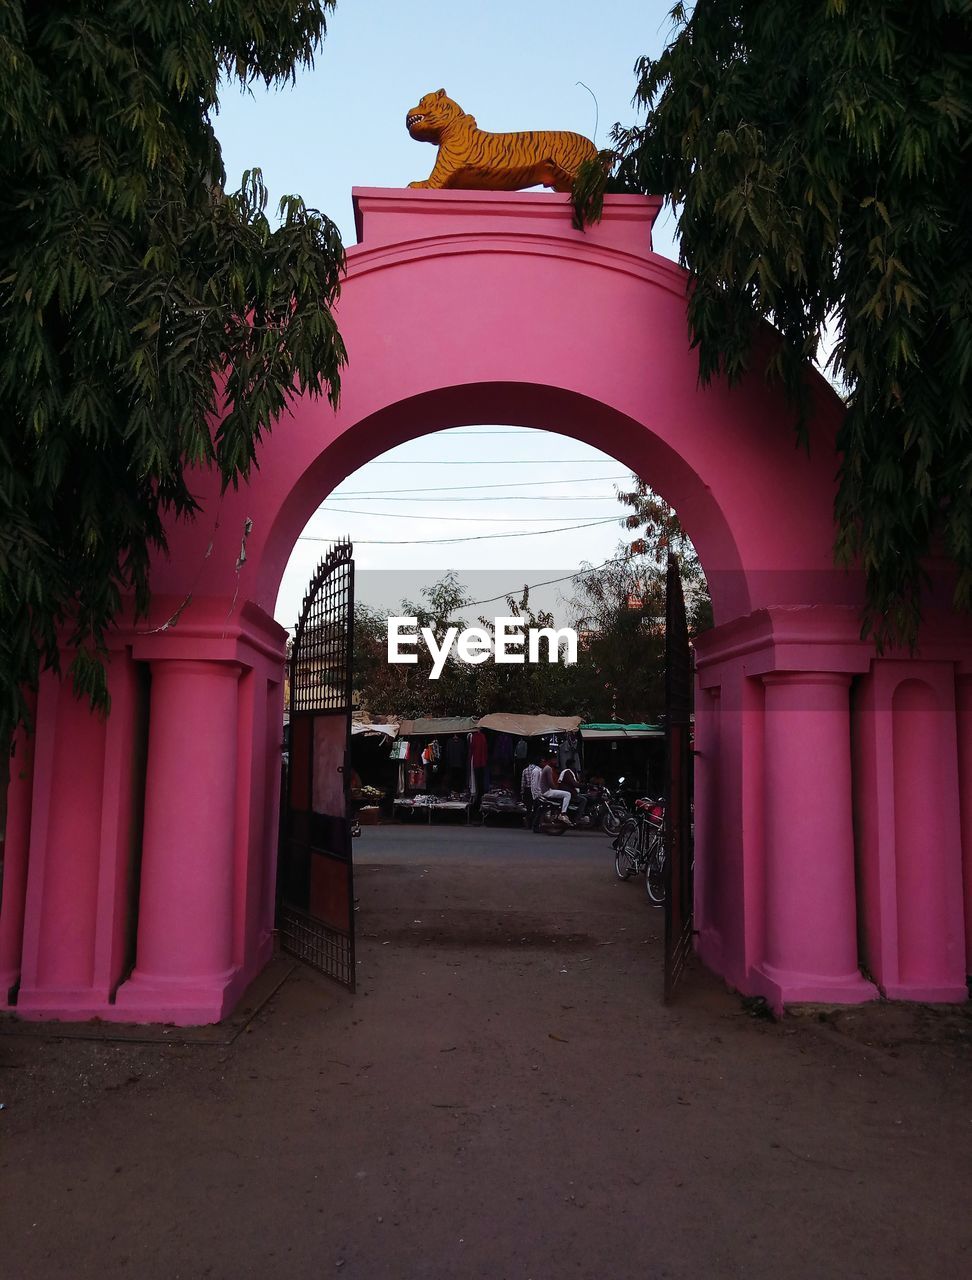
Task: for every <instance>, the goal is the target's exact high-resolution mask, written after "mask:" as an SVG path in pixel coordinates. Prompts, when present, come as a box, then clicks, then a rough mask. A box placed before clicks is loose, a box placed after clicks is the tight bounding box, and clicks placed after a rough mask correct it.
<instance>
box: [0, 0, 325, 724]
mask: <svg viewBox="0 0 972 1280" xmlns="http://www.w3.org/2000/svg"><path fill="white" fill-rule="evenodd" d="M333 4H334V0H206V2H201V0H173V2H172V3H168V4H145V3H143V2H142V0H45V3H43V4H38V3H33V2H32V0H6V3H4V4H2V5H0V81H2V83H3V95H2V99H0V169H2V178H3V181H2V185H0V231H2V235H0V733H3V734H6V733H8V732H9V729H10V728H11V727H12V725H13V724H15V723H16V722H17V721H18V719H20V718H21V716H22V714H23V702H22V696H21V695H22V690H23V688H24V687H25V686H31V685H33V684H35V683H36V680H37V678H38V672H39V669H40V667H41V666H42V665H51V666H55V667H56V666H57V665H58V655H59V650H60V649H61V648H67V649H70V650H74V651H75V653H76V656H75V658H74V660H73V675H74V679H75V686H76V688H77V689H78V690H79V691H81V692H84V693H87V694H89V695H90V696H91V697H92V699H93V701H96V702H97V701H101V702H103V701H104V700H105V681H104V670H103V667H102V662H101V658H102V656H103V652H104V646H105V639H106V635H107V632H108V629H109V627H110V625H111V623H112V620H113V619H114V618H115V617H116V615H117V613H118V610H119V608H120V607H121V604H122V601H123V598H124V597H126V596H128V595H130V594H131V595H133V596H134V599H135V602H136V605H137V608H138V609H139V610H143V609H144V608H145V606H146V604H147V599H148V589H149V577H148V570H149V558H150V555H151V553H152V551H153V550H154V549H161V548H164V546H165V535H164V524H165V521H166V520H167V519H168V518H170V517H171V516H172V515H175V516H177V517H190V516H191V515H192V514H193V512H194V511H195V509H196V503H195V501H194V499H193V496H192V483H191V474H190V472H191V468H193V467H199V466H207V465H213V466H216V467H217V468H218V469H219V472H220V474H221V477H222V480H223V484H224V486H225V485H232V484H236V483H237V482H238V481H239V480H240V479H241V478H242V477H245V476H247V475H248V473H249V471H250V469H251V467H252V466H253V465H254V462H255V459H256V450H257V446H258V444H259V441H260V438H261V436H262V434H263V433H264V432H266V431H269V429H270V426H271V423H272V422H273V420H274V419H275V417H276V416H277V415H279V414H280V413H281V411H282V410H283V409H285V407H286V405H287V404H288V402H289V401H290V400H291V398H292V397H293V396H295V395H297V394H311V395H318V394H326V395H327V396H328V397H329V398H330V399H331V400H332V401H335V400H336V398H337V395H338V390H339V375H340V368H341V365H342V364H343V362H344V349H343V346H342V343H341V340H340V336H339V334H338V332H337V329H336V327H335V323H334V320H333V318H332V316H331V313H330V309H329V308H330V305H331V304H332V303H333V301H334V299H335V298H336V296H337V293H338V288H339V280H340V273H341V270H342V267H343V260H344V254H343V248H342V245H341V241H340V237H339V235H338V232H337V229H336V228H335V226H334V225H333V223H331V222H330V221H329V220H328V219H327V218H326V217H324V216H323V215H321V214H320V213H318V212H317V211H316V210H312V209H308V208H306V207H305V205H304V204H303V202H302V201H301V200H300V199H299V198H298V197H297V196H287V197H285V198H284V199H283V200H282V201H281V202H280V210H279V225H275V226H274V225H271V222H270V220H269V219H268V217H267V214H266V205H267V194H266V191H265V190H264V187H263V184H262V181H261V179H260V174H259V171H258V170H253V171H251V172H249V173H248V174H246V175H244V179H243V184H242V187H241V189H240V190H239V191H237V192H235V194H232V193H227V192H226V190H225V189H224V184H225V174H224V171H223V164H222V159H221V154H220V148H219V144H218V142H217V140H216V136H215V133H214V131H213V124H212V119H213V116H214V114H215V112H216V110H217V105H218V103H217V93H218V88H219V83H220V78H221V77H222V78H223V79H224V80H225V81H230V82H231V81H236V82H238V83H239V84H242V85H249V84H251V83H254V82H257V81H259V82H262V83H264V84H266V85H270V84H274V83H283V82H286V81H288V80H292V79H293V77H294V75H295V72H296V70H297V68H298V67H301V66H308V65H310V64H311V63H312V61H313V57H314V54H315V52H316V50H317V49H318V48H319V45H320V42H321V40H322V39H323V37H324V34H325V17H326V13H327V11H329V10H330V9H332V8H333ZM278 429H285V428H284V427H281V428H278Z"/></svg>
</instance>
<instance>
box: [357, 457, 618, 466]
mask: <svg viewBox="0 0 972 1280" xmlns="http://www.w3.org/2000/svg"><path fill="white" fill-rule="evenodd" d="M601 460H602V459H601V458H375V459H374V460H373V461H371V462H368V463H366V464H365V465H366V466H369V467H589V466H590V465H591V463H592V462H600V461H601ZM603 460H604V461H605V462H613V461H614V459H613V458H607V457H605V458H604V459H603Z"/></svg>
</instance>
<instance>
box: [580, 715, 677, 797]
mask: <svg viewBox="0 0 972 1280" xmlns="http://www.w3.org/2000/svg"><path fill="white" fill-rule="evenodd" d="M580 737H581V744H582V751H583V768H584V776H585V778H586V779H587V780H588V781H601V782H604V783H606V784H607V785H608V786H609V787H611V788H612V789H615V788H617V786H618V779H619V778H622V777H623V778H624V786H623V792H624V794H626V795H627V796H629V797H631V796H634V797H638V796H646V795H657V794H659V793H660V792H661V791H662V789H663V779H664V767H665V730H664V729H663V728H662V727H661V725H657V724H644V723H637V724H610V723H609V724H603V723H602V724H582V725H581V726H580Z"/></svg>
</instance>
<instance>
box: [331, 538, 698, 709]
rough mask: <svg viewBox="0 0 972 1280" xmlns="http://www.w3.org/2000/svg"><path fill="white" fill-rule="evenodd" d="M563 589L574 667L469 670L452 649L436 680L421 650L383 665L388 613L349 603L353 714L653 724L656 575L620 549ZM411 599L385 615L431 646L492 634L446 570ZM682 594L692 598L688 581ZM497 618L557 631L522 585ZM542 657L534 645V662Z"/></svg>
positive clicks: (661, 623)
mask: <svg viewBox="0 0 972 1280" xmlns="http://www.w3.org/2000/svg"><path fill="white" fill-rule="evenodd" d="M571 587H572V594H571V597H570V599H568V600H566V601H565V602H564V608H563V609H562V610H561V612H562V614H563V618H567V619H569V623H568V625H570V626H573V627H575V628H576V629H577V630H578V633H579V638H580V643H579V646H578V654H577V662H576V663H572V664H567V663H565V662H563V661H561V662H557V663H548V662H546V661H541V662H538V663H523V664H520V663H510V664H502V663H495V662H494V661H492V659H490V660H488V661H486V662H483V663H482V664H480V665H470V664H467V663H464V662H462V661H460V660H459V659H458V657H457V654H456V650H455V647H453V649H452V651H451V652H450V654H449V657H448V659H447V661H446V663H445V665H444V667H443V670H442V673H441V675H440V676H439V678H438V679H437V680H430V679H429V673H430V671H431V667H432V661H431V658H430V656H429V652H428V649H427V648H426V646H425V645H424V643H420V644H419V645H418V646H417V648H416V650H415V652H416V653H417V656H418V662H416V663H409V664H405V663H402V664H397V663H389V662H388V661H387V617H388V613H387V612H385V611H382V610H379V609H374V608H371V607H368V606H365V605H362V604H360V603H359V604H357V605H356V606H355V632H354V685H355V689H356V690H357V691H358V694H359V697H360V701H361V705H362V707H363V708H364V709H365V710H367V711H370V712H372V713H375V714H380V715H398V716H401V717H407V718H415V717H418V716H482V715H488V714H489V713H491V712H498V711H505V712H513V713H517V714H522V715H533V714H540V713H547V714H550V715H577V716H580V717H581V719H583V720H594V721H598V720H612V719H620V720H625V721H635V720H656V719H657V718H658V717H659V716H660V715H661V714H662V711H663V710H664V701H665V694H664V682H665V571H664V568H662V567H661V566H660V565H659V563H658V562H657V561H656V560H655V559H654V558H653V557H652V556H638V555H636V556H632V555H631V554H630V553H629V552H628V549H627V548H626V547H624V546H621V547H619V548H618V555H617V557H616V558H615V560H613V561H611V562H609V563H608V564H606V565H598V566H591V565H584V566H582V567H581V569H580V570H579V571H578V573H577V575H576V577H575V578H574V579H573V580H572V583H571ZM421 594H422V600H421V601H418V602H415V601H409V600H403V601H401V603H400V604H399V605H398V606H397V608H396V610H395V611H394V612H395V613H397V614H398V615H400V616H403V617H414V618H417V619H418V622H417V626H418V627H430V628H431V629H432V631H433V633H434V635H435V637H436V642H437V643H438V644H441V643H442V640H443V637H444V636H445V634H446V631H447V629H448V628H449V627H450V626H452V627H459V628H460V629H462V628H463V627H466V626H480V627H482V628H483V630H484V631H486V632H487V633H492V632H493V630H494V626H495V623H494V620H493V619H492V618H485V617H475V616H472V617H470V615H471V614H472V609H473V607H474V606H472V605H471V602H470V600H469V597H468V595H467V594H466V593H465V591H464V590H463V588H462V587H461V586H460V585H459V581H458V576H457V575H456V574H455V573H448V574H446V575H444V577H442V578H440V579H439V580H438V581H437V582H435V583H433V584H431V585H430V586H428V587H426V588H424V590H423V591H422V593H421ZM686 594H687V598H688V599H692V588H691V583H689V586H688V590H687V592H686ZM703 594H704V593H703ZM705 600H706V601H707V597H705ZM503 616H504V617H509V618H518V619H520V620H521V621H522V625H523V628H524V629H525V630H528V629H529V628H531V627H536V628H541V627H554V628H556V627H557V626H558V625H559V624H558V622H557V621H555V619H554V616H553V614H552V613H550V612H547V611H545V610H536V609H534V608H533V607H532V606H531V604H530V593H529V588H527V587H524V589H523V592H522V594H521V595H519V596H512V595H511V596H508V597H507V598H506V601H505V608H504V609H503ZM563 618H562V619H561V620H560V621H561V623H562V622H563ZM546 653H547V650H546V645H544V646H542V648H541V654H542V655H543V657H544V658H545V657H546Z"/></svg>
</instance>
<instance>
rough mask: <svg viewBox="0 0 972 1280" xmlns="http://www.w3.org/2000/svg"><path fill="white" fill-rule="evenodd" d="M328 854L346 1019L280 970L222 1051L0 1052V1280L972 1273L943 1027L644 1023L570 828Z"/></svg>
mask: <svg viewBox="0 0 972 1280" xmlns="http://www.w3.org/2000/svg"><path fill="white" fill-rule="evenodd" d="M356 854H357V857H358V862H359V869H358V874H357V892H358V895H359V898H360V911H359V915H358V927H359V950H358V956H359V961H360V965H359V969H358V973H359V993H358V995H357V996H355V997H351V996H349V995H346V994H344V993H343V992H341V991H340V990H339V989H337V988H336V987H334V986H332V985H331V984H329V983H328V982H327V981H326V980H325V979H323V978H320V977H318V976H316V975H314V974H312V973H310V972H308V971H305V970H302V969H296V970H295V971H294V972H293V973H292V974H291V975H290V976H289V977H288V978H287V980H286V981H285V982H284V983H283V985H282V986H281V987H280V989H279V990H278V991H277V993H276V995H275V996H274V997H273V998H272V999H271V1000H270V1001H269V1002H268V1003H267V1004H265V1005H264V1006H263V1008H262V1009H261V1010H260V1012H259V1013H258V1014H257V1015H256V1017H255V1018H254V1019H253V1020H252V1021H251V1022H250V1023H249V1024H248V1026H247V1027H246V1029H245V1030H244V1031H243V1032H241V1034H239V1035H238V1037H237V1038H236V1039H235V1040H234V1041H233V1043H231V1044H225V1043H223V1044H220V1043H188V1044H183V1043H178V1042H176V1043H160V1044H128V1043H114V1042H98V1041H81V1040H67V1039H64V1040H57V1039H51V1038H44V1039H40V1038H36V1037H33V1036H25V1035H16V1034H5V1035H2V1036H0V1101H2V1102H4V1103H5V1104H6V1108H5V1110H4V1111H2V1112H0V1249H2V1263H0V1271H2V1274H3V1276H4V1277H5V1280H22V1278H23V1280H26V1278H30V1280H33V1278H34V1277H37V1278H38V1280H40V1277H44V1278H45V1280H47V1278H48V1277H72V1278H73V1280H81V1278H83V1277H89V1276H92V1277H93V1276H103V1275H108V1276H132V1277H138V1278H139V1280H141V1278H143V1277H144V1278H145V1280H155V1278H156V1277H158V1278H159V1280H162V1278H163V1277H164V1278H165V1280H173V1278H175V1277H203V1276H211V1277H218V1278H223V1277H225V1278H226V1280H229V1278H231V1277H232V1278H234V1280H239V1278H243V1277H266V1276H277V1275H280V1276H288V1277H297V1278H298V1280H302V1278H303V1277H322V1276H323V1277H327V1276H331V1275H336V1276H338V1275H339V1276H341V1277H352V1276H353V1277H360V1278H362V1280H381V1278H384V1277H388V1278H389V1280H392V1278H394V1280H399V1278H411V1277H429V1278H435V1280H439V1278H446V1277H449V1278H451V1277H470V1278H477V1280H478V1278H480V1277H481V1278H482V1280H487V1278H488V1280H501V1278H503V1277H508V1278H509V1280H528V1278H532V1280H560V1278H561V1277H586V1278H590V1280H627V1278H628V1277H630V1278H631V1280H635V1278H637V1280H646V1278H650V1277H672V1278H675V1277H679V1278H680V1277H721V1276H746V1277H756V1278H758V1277H771V1276H772V1277H777V1278H779V1277H824V1276H840V1277H880V1278H881V1280H896V1278H897V1277H901V1278H902V1280H904V1278H905V1277H907V1278H908V1280H913V1278H914V1277H923V1276H944V1277H951V1276H958V1275H963V1274H968V1273H969V1271H970V1269H972V1228H970V1224H969V1215H968V1201H969V1189H970V1187H972V1157H970V1151H972V1069H970V1061H969V1041H970V1038H972V1037H970V1026H972V1024H970V1019H969V1016H968V1012H967V1010H966V1009H965V1008H963V1009H961V1010H945V1011H928V1010H921V1009H910V1008H904V1007H900V1006H898V1007H895V1006H883V1007H878V1008H871V1009H867V1010H864V1011H850V1012H848V1013H840V1014H837V1015H836V1016H834V1017H831V1018H826V1019H825V1020H823V1021H821V1020H820V1019H819V1018H818V1017H816V1016H813V1017H809V1016H805V1017H799V1018H787V1019H785V1020H784V1021H783V1022H781V1023H773V1022H770V1021H767V1020H765V1019H763V1018H760V1017H756V1016H753V1014H752V1013H751V1012H750V1011H747V1009H746V1008H745V1007H744V1005H743V1003H742V1002H741V1001H740V999H739V998H738V997H736V996H734V995H732V994H730V993H728V992H726V991H725V990H724V989H723V988H722V987H721V986H720V984H718V983H717V982H715V981H714V980H713V979H711V978H709V977H708V976H707V975H705V974H704V973H703V972H701V971H696V972H693V973H692V975H691V976H690V979H689V982H688V985H687V989H686V991H685V994H684V996H683V997H682V999H681V1000H680V1002H679V1003H678V1004H676V1005H674V1006H672V1007H670V1008H666V1007H665V1006H663V1005H662V1003H661V1001H660V984H661V976H660V968H661V944H660V933H661V918H660V914H659V913H657V912H654V911H652V910H651V909H650V908H649V907H648V905H647V903H646V900H645V893H644V890H643V888H642V887H641V886H640V885H639V884H636V883H634V882H632V883H629V884H621V883H619V882H618V881H617V880H616V879H615V878H614V877H613V872H612V869H611V864H610V852H609V848H608V845H607V842H606V841H603V840H601V839H598V838H596V837H584V836H582V835H580V834H579V833H568V835H566V836H564V837H562V838H559V839H550V838H548V837H542V836H541V837H533V836H530V835H529V834H526V833H523V834H520V833H517V832H504V831H486V832H479V831H468V832H467V831H466V830H465V829H460V828H447V829H445V828H443V829H439V828H435V827H433V828H431V829H428V828H425V827H422V826H416V827H414V828H411V829H409V828H401V827H396V828H378V829H366V831H365V835H364V837H363V839H362V840H361V841H360V842H358V843H357V846H356ZM8 1030H9V1029H8Z"/></svg>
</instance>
